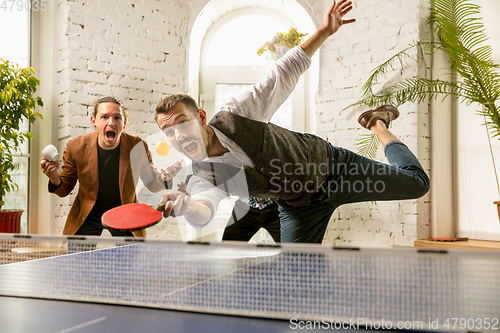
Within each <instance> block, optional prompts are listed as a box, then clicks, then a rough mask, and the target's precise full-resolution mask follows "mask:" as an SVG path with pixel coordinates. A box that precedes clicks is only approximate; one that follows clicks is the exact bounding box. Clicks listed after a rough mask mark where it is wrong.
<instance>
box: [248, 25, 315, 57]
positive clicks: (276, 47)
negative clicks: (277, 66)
mask: <svg viewBox="0 0 500 333" xmlns="http://www.w3.org/2000/svg"><path fill="white" fill-rule="evenodd" d="M306 35H307V34H302V33H300V32H298V31H297V29H295V28H292V27H290V30H288V32H278V33H277V34H276V35H275V36H274V37H273V38H272V39H271V40H270V41H267V42H265V43H264V45H262V46H261V48H259V49H258V50H257V54H258V55H259V57H260V56H261V55H262V54H264V53H265V52H269V53H270V57H267V59H273V60H278V59H279V58H281V57H282V56H283V55H284V54H285V53H286V52H287V51H288V50H289V49H291V48H293V47H295V46H297V45H299V44H300V43H301V42H302V39H303V38H304V36H306Z"/></svg>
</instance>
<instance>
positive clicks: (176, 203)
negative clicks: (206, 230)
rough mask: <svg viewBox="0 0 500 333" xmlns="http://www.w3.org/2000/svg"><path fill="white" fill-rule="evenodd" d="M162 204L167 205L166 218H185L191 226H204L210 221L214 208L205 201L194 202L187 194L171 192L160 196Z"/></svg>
mask: <svg viewBox="0 0 500 333" xmlns="http://www.w3.org/2000/svg"><path fill="white" fill-rule="evenodd" d="M160 203H161V204H165V211H164V212H163V216H164V217H169V216H173V217H178V216H184V218H185V219H186V220H187V221H188V222H189V223H191V224H195V225H199V226H201V225H204V224H206V223H208V221H210V218H211V216H212V211H213V209H212V207H209V204H208V203H207V202H205V201H196V200H192V199H191V196H189V195H188V194H186V193H182V192H177V191H171V192H169V193H167V194H163V195H161V196H160Z"/></svg>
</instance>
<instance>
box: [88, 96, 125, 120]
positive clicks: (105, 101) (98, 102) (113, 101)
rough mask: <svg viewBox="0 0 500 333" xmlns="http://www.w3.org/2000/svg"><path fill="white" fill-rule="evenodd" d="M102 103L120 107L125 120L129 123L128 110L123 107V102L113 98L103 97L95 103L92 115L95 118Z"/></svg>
mask: <svg viewBox="0 0 500 333" xmlns="http://www.w3.org/2000/svg"><path fill="white" fill-rule="evenodd" d="M102 103H114V104H117V105H118V106H120V111H121V112H122V115H123V119H125V120H127V121H128V109H127V108H126V107H124V106H123V104H122V102H121V101H120V100H119V99H117V98H115V97H112V96H105V97H101V98H99V99H98V100H96V101H95V102H94V113H92V115H93V116H94V118H95V117H96V116H97V109H98V108H99V105H101V104H102Z"/></svg>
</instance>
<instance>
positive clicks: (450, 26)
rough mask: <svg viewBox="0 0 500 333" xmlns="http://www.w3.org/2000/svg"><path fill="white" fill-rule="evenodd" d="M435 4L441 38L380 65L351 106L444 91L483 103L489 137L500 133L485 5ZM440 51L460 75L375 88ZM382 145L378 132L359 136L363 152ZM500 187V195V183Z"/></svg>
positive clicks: (499, 96) (435, 0) (446, 0)
mask: <svg viewBox="0 0 500 333" xmlns="http://www.w3.org/2000/svg"><path fill="white" fill-rule="evenodd" d="M429 4H430V5H431V15H430V18H429V21H428V23H429V24H431V26H432V27H433V29H434V32H435V36H436V38H435V40H421V41H419V42H417V43H415V44H414V45H410V46H409V47H407V48H406V49H404V50H402V51H401V52H399V53H397V54H396V55H394V56H393V57H391V58H390V59H389V60H387V61H385V62H384V63H382V64H381V65H380V66H378V67H376V68H375V69H374V70H373V71H372V73H371V75H370V77H369V78H368V80H367V81H366V82H365V84H364V85H363V87H362V97H361V99H360V100H359V101H357V102H356V103H354V104H351V105H349V106H348V107H347V108H349V107H353V106H356V105H365V106H370V107H374V106H379V105H384V104H391V105H394V106H396V107H398V106H400V105H402V104H404V103H406V102H414V103H420V102H425V101H427V100H429V99H436V98H438V97H439V98H442V97H443V96H444V97H445V98H447V97H449V98H453V99H457V100H459V101H460V102H461V103H465V104H467V105H470V104H472V103H477V104H478V105H479V106H480V110H478V111H477V113H478V115H480V116H482V117H484V119H485V123H484V124H485V127H486V130H487V131H488V138H489V139H490V138H496V137H498V138H500V103H498V102H499V101H500V66H499V65H498V64H496V63H495V62H494V61H493V59H492V56H491V54H492V50H491V46H489V45H485V44H484V42H486V41H487V40H488V37H487V36H486V34H485V33H484V28H483V24H482V22H481V19H480V18H479V14H480V7H479V6H478V5H476V4H472V3H469V2H468V1H466V0H456V1H450V0H429ZM436 50H442V51H444V52H446V53H447V54H448V56H449V59H450V60H449V61H450V64H451V68H452V70H453V71H454V72H455V73H456V76H457V79H456V80H452V79H451V77H450V80H442V79H428V78H420V77H419V78H408V79H401V80H399V81H397V82H396V83H393V84H388V85H385V86H383V87H382V89H381V90H379V91H378V92H374V90H373V88H374V86H375V85H377V84H379V83H380V82H382V81H383V79H384V78H385V77H386V76H387V74H388V73H389V72H394V71H400V72H404V70H405V69H406V68H408V66H409V64H410V63H411V62H412V60H417V61H418V60H420V59H421V57H422V56H425V55H430V54H432V53H433V52H435V51H436ZM347 108H346V109H347ZM489 142H490V148H491V141H489ZM377 147H378V140H377V138H376V136H375V135H364V136H361V137H360V138H359V139H358V149H359V152H360V153H361V154H362V155H364V156H368V157H370V158H374V157H375V154H376V151H377ZM490 151H491V152H492V150H491V149H490ZM492 158H493V153H492ZM493 164H494V163H493ZM495 175H496V170H495ZM496 178H497V179H496V180H497V185H498V177H496ZM498 188H499V195H500V186H498ZM494 203H495V204H497V206H498V213H499V217H500V201H495V202H494Z"/></svg>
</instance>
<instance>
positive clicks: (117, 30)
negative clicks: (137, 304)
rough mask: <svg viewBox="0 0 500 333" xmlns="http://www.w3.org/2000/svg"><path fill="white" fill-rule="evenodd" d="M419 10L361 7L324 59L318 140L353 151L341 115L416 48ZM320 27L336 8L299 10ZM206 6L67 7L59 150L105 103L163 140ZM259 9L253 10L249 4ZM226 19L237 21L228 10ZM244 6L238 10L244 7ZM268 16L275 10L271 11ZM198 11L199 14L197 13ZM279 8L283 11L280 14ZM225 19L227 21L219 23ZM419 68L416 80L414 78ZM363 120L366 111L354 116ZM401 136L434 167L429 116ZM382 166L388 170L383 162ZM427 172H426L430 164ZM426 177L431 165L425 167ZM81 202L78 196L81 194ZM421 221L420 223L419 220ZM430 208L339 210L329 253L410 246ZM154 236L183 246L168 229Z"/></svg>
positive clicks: (404, 204)
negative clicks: (163, 106)
mask: <svg viewBox="0 0 500 333" xmlns="http://www.w3.org/2000/svg"><path fill="white" fill-rule="evenodd" d="M420 1H421V0H384V1H382V0H357V1H355V2H354V6H355V8H354V10H353V11H352V14H349V16H350V17H355V18H356V19H357V22H356V23H354V24H352V25H351V26H347V27H344V28H342V29H341V31H340V32H339V33H337V34H336V35H335V36H333V37H332V38H331V39H330V40H329V41H328V42H327V43H326V44H325V45H324V46H323V47H322V49H321V51H320V57H321V58H320V67H321V71H320V73H319V80H320V82H319V92H318V95H317V96H315V97H312V96H311V97H310V98H315V100H316V109H315V111H316V113H317V117H316V119H317V124H315V125H316V128H317V132H318V134H319V135H320V136H322V137H324V138H326V139H328V140H329V141H330V142H332V143H333V144H335V145H339V146H342V147H346V148H349V149H353V150H355V149H356V147H355V141H356V138H357V135H358V134H359V133H366V132H365V131H364V130H362V129H360V126H359V125H358V124H357V122H356V119H357V116H356V115H355V114H353V113H352V112H350V111H349V112H345V113H343V114H342V115H339V112H340V111H341V110H342V109H343V108H344V107H346V106H347V105H349V104H350V103H352V102H355V101H356V100H357V98H359V91H360V88H361V85H362V83H363V82H364V81H365V80H366V78H367V77H368V75H369V72H370V71H371V70H372V69H373V68H374V67H375V66H376V65H377V64H379V63H381V62H382V61H384V60H386V59H387V58H388V57H389V56H391V55H393V54H394V53H395V52H397V51H398V50H400V49H402V48H404V47H405V46H406V45H408V44H409V43H411V42H412V41H414V40H416V39H418V37H419V32H418V24H419V19H420V15H421V14H420V9H419V3H420ZM298 2H299V3H300V4H301V5H302V6H303V7H304V8H305V9H306V10H307V11H308V12H309V13H310V15H311V17H312V19H313V21H314V22H315V23H316V24H317V25H319V24H320V23H321V22H322V21H323V17H324V15H325V9H326V8H328V6H329V5H330V3H331V1H330V0H298ZM207 3H208V1H207V0H189V1H184V0H170V1H153V0H142V1H134V0H98V1H88V0H71V1H68V0H60V1H59V4H58V18H57V27H58V28H57V31H56V32H55V33H56V35H57V52H56V53H55V54H56V55H57V58H58V59H57V66H56V68H57V71H58V76H57V81H58V84H57V90H58V91H57V92H56V93H55V95H56V96H57V103H56V104H57V109H56V110H54V112H55V114H57V115H58V117H59V121H58V126H59V127H58V138H59V140H60V141H59V147H58V148H59V149H60V150H61V151H62V150H63V149H64V147H65V144H66V142H67V141H68V140H69V139H70V138H73V137H76V136H78V135H81V134H84V133H87V132H90V131H92V130H93V129H92V127H91V124H90V121H89V117H90V115H91V112H92V108H91V105H92V102H93V101H94V100H95V99H97V98H98V97H101V96H104V95H113V96H115V97H117V98H119V99H121V100H122V101H123V102H124V104H125V105H126V106H127V107H128V108H129V109H130V122H129V125H128V127H127V131H128V132H130V133H133V134H137V135H140V136H143V137H147V136H148V135H150V134H152V133H154V132H156V131H157V127H156V124H154V121H153V112H154V108H155V106H156V104H157V103H158V101H159V100H160V99H161V98H162V96H163V95H164V94H169V93H174V92H187V88H188V87H187V75H188V68H187V62H186V59H187V50H188V48H189V33H190V30H191V27H190V26H187V22H188V21H189V22H191V23H192V20H193V17H197V15H198V14H199V12H200V11H201V10H202V8H203V7H204V6H205V5H206V4H207ZM249 3H253V4H255V1H249ZM223 6H224V8H221V11H223V12H225V11H231V10H232V7H231V6H229V3H228V2H227V1H226V2H224V4H223ZM239 6H241V4H238V6H237V7H239ZM266 6H268V5H266ZM192 8H195V11H196V12H193V11H192ZM277 8H279V6H277ZM219 15H220V13H219ZM416 73H417V68H415V69H414V71H413V72H411V73H410V75H416ZM356 111H359V110H356ZM401 111H402V114H403V116H402V118H401V119H400V120H398V122H397V123H396V124H395V127H394V133H395V134H396V135H398V136H400V137H401V138H402V140H403V141H404V142H406V143H407V144H408V145H409V146H410V148H411V149H412V150H413V151H414V152H418V154H419V157H420V158H421V159H422V160H423V161H425V163H427V162H428V158H429V143H428V141H429V137H428V114H427V113H426V110H425V109H424V110H420V112H419V113H418V114H417V112H416V111H417V107H416V106H404V107H402V108H401ZM379 158H380V160H384V157H383V156H382V154H381V153H380V154H379ZM425 163H424V164H425ZM425 165H426V167H427V165H428V163H427V164H425ZM75 193H76V192H75ZM73 199H74V194H73V195H72V196H69V197H67V198H64V199H58V198H56V197H55V196H53V204H54V206H55V207H56V211H57V214H56V219H55V225H54V227H53V228H54V233H60V232H61V230H62V227H63V225H64V221H65V216H66V215H67V213H68V211H69V207H70V204H71V202H72V201H73ZM417 212H418V215H416V213H417ZM428 216H429V203H428V200H427V201H426V200H419V201H401V202H388V203H382V202H379V203H377V205H374V204H372V203H360V204H354V205H349V206H344V207H341V208H340V209H338V210H337V211H336V212H335V213H334V215H333V217H332V220H331V223H330V226H329V228H328V230H327V233H326V236H325V241H324V243H327V244H354V245H357V244H362V245H369V246H377V245H383V246H387V245H412V242H413V240H415V239H416V236H417V219H419V226H418V234H419V236H422V235H424V236H425V235H426V234H427V231H428ZM162 226H164V228H163V229H161V228H157V229H156V231H155V230H153V231H151V232H148V233H150V234H151V235H153V234H154V235H155V236H158V235H159V234H161V235H160V236H161V237H162V238H168V239H181V237H180V234H179V231H178V227H176V226H175V223H174V222H172V221H170V220H168V221H166V222H165V223H164V224H163V225H162Z"/></svg>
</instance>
